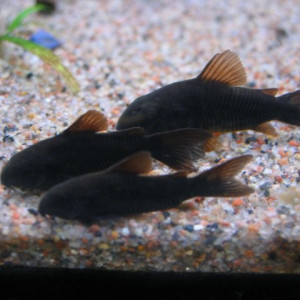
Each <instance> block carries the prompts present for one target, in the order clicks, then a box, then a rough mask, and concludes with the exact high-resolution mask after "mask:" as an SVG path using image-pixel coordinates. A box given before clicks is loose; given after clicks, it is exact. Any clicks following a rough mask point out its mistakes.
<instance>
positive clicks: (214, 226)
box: [206, 223, 219, 230]
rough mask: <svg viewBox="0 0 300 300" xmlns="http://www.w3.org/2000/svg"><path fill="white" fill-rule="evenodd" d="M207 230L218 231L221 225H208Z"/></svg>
mask: <svg viewBox="0 0 300 300" xmlns="http://www.w3.org/2000/svg"><path fill="white" fill-rule="evenodd" d="M206 228H207V229H210V230H217V229H218V228H219V224H218V223H212V224H208V225H206Z"/></svg>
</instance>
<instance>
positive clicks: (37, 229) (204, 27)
mask: <svg viewBox="0 0 300 300" xmlns="http://www.w3.org/2000/svg"><path fill="white" fill-rule="evenodd" d="M2 2H3V1H2ZM57 2H58V5H57V11H56V12H55V13H54V14H52V15H49V16H44V15H38V14H35V15H32V16H30V17H28V18H27V19H26V21H25V22H24V25H23V26H22V27H21V29H20V30H19V32H18V34H19V35H21V36H23V37H29V36H30V35H31V34H32V33H34V32H35V31H37V30H38V29H44V30H46V31H48V32H50V33H51V34H52V35H54V36H56V38H58V40H60V41H61V42H62V44H63V46H62V47H60V48H57V49H55V50H54V53H55V54H56V55H57V56H59V57H60V58H61V60H62V62H63V64H64V65H65V66H66V67H67V68H69V70H70V71H71V72H72V73H73V74H74V76H75V77H76V78H77V80H78V81H79V83H80V87H81V92H80V93H79V94H78V95H72V94H71V93H70V92H69V91H68V89H66V87H65V83H64V82H63V80H62V79H61V78H60V76H59V75H58V74H57V73H56V72H55V71H54V70H53V69H52V68H51V67H49V66H47V65H45V64H44V63H43V62H42V61H41V60H40V59H38V58H37V57H35V56H34V55H32V54H30V53H28V52H25V51H23V50H22V49H21V48H19V47H17V46H14V45H12V44H8V43H5V44H3V45H2V48H1V49H0V50H1V51H0V52H1V53H2V54H1V55H2V56H1V59H0V104H1V109H0V123H1V132H0V139H1V140H0V169H1V168H2V167H3V166H4V165H5V163H6V162H7V161H8V160H9V158H10V157H11V156H12V155H13V154H14V153H16V152H18V151H21V150H22V149H25V148H26V147H28V146H29V145H32V144H34V143H36V142H38V141H40V140H42V139H45V138H48V137H50V136H53V135H54V134H56V133H59V132H61V131H62V130H63V129H65V128H66V127H67V126H68V125H69V124H70V123H71V122H73V121H74V120H75V119H76V118H77V117H78V116H79V115H80V114H82V113H84V112H86V111H87V110H88V109H97V110H102V111H103V112H104V113H105V114H106V115H107V116H108V118H109V120H110V121H109V124H110V129H113V128H114V125H115V123H116V121H117V119H118V117H119V116H120V114H121V112H122V111H123V110H124V109H125V107H126V105H127V104H129V103H130V102H131V101H133V100H134V99H135V98H136V97H138V96H140V95H142V94H145V93H147V92H149V91H151V90H154V89H156V88H159V87H160V86H162V85H165V84H168V83H171V82H174V81H178V80H183V79H188V78H192V77H195V76H196V75H198V73H199V72H200V71H201V70H202V68H203V67H204V65H205V64H206V62H207V61H208V60H209V59H210V58H211V57H212V56H213V55H214V54H215V53H217V52H221V51H223V50H226V49H230V50H232V51H234V52H236V53H237V54H238V55H239V56H240V58H241V60H242V62H243V64H244V66H245V68H246V70H247V75H248V85H249V86H250V87H254V88H266V87H269V88H271V87H278V88H279V94H283V93H286V92H291V91H294V90H296V89H300V85H299V84H300V44H299V40H300V22H299V21H300V2H299V0H290V1H279V0H275V1H266V0H260V1H237V0H236V1H228V0H224V1H196V0H194V1H193V0H189V1H188V0H187V1H179V0H175V1H134V0H124V1H121V0H112V1H97V0H88V1H79V0H73V1H57ZM32 4H33V1H29V0H14V1H9V0H4V2H3V3H1V11H0V23H1V24H0V31H2V32H3V28H4V27H3V26H5V24H8V23H9V22H10V21H11V20H12V18H13V17H14V16H16V15H17V14H18V13H19V12H20V11H21V10H22V9H24V8H25V7H28V6H30V5H32ZM272 124H273V125H274V127H275V128H276V129H277V131H278V133H279V135H280V136H279V137H278V138H276V139H274V138H270V137H268V136H266V135H264V134H261V133H257V132H253V131H247V132H237V133H233V134H231V133H230V134H225V135H223V136H222V137H221V140H222V143H223V148H222V150H221V151H218V152H210V153H208V154H207V156H206V158H205V160H202V161H199V170H200V171H202V170H204V169H208V168H210V167H211V166H214V165H216V164H217V163H220V162H222V161H224V160H226V159H228V158H231V157H235V156H238V155H241V154H252V155H253V156H254V160H253V161H252V162H251V163H249V164H248V165H247V166H246V167H245V169H244V171H243V172H242V173H241V174H240V176H239V177H238V178H239V179H240V180H241V181H243V182H245V183H247V184H249V185H250V186H252V187H253V188H255V191H256V192H255V193H253V194H252V195H250V196H249V197H241V198H205V199H203V198H200V197H198V198H195V199H190V200H188V201H187V202H185V203H184V204H182V205H181V206H180V207H179V208H178V209H172V210H169V211H163V212H153V213H148V214H143V215H139V216H131V217H128V218H117V219H111V220H101V221H99V223H97V224H93V225H91V226H84V225H82V224H80V223H79V222H70V221H64V220H61V219H58V218H57V219H54V220H53V219H46V218H43V217H41V216H40V215H39V214H38V213H37V207H38V203H39V200H40V195H32V194H31V193H29V192H22V191H19V190H12V189H7V188H5V187H4V186H2V185H0V266H1V265H26V266H47V267H66V268H73V267H80V268H104V269H110V270H155V271H169V270H172V271H209V272H259V273H261V272H274V273H277V272H280V273H284V272H288V273H291V272H292V273H298V272H300V254H299V253H300V186H299V182H300V129H299V128H297V127H292V126H288V125H286V124H283V123H279V122H272ZM168 172H171V170H169V169H168V168H167V167H165V166H163V165H161V164H158V163H155V170H154V171H153V174H154V173H155V174H165V173H168ZM141 201H142V199H141Z"/></svg>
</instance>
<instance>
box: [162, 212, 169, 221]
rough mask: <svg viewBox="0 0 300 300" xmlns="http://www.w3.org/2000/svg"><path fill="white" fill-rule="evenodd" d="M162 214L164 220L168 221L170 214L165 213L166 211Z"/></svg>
mask: <svg viewBox="0 0 300 300" xmlns="http://www.w3.org/2000/svg"><path fill="white" fill-rule="evenodd" d="M162 214H163V216H164V218H165V219H168V218H169V217H170V213H169V212H167V211H164V212H163V213H162Z"/></svg>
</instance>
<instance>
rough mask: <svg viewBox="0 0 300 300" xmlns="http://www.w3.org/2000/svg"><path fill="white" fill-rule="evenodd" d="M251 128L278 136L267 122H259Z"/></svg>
mask: <svg viewBox="0 0 300 300" xmlns="http://www.w3.org/2000/svg"><path fill="white" fill-rule="evenodd" d="M253 130H255V131H258V132H262V133H265V134H267V135H271V136H274V137H276V136H278V133H277V131H276V129H275V128H274V127H273V126H272V125H271V124H270V123H269V122H265V123H262V124H259V125H258V126H256V127H254V128H253Z"/></svg>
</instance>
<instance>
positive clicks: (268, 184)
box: [259, 182, 272, 191]
mask: <svg viewBox="0 0 300 300" xmlns="http://www.w3.org/2000/svg"><path fill="white" fill-rule="evenodd" d="M271 186H272V183H271V182H265V183H263V184H262V185H260V186H259V188H260V189H261V190H263V191H268V190H269V189H270V188H271Z"/></svg>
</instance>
